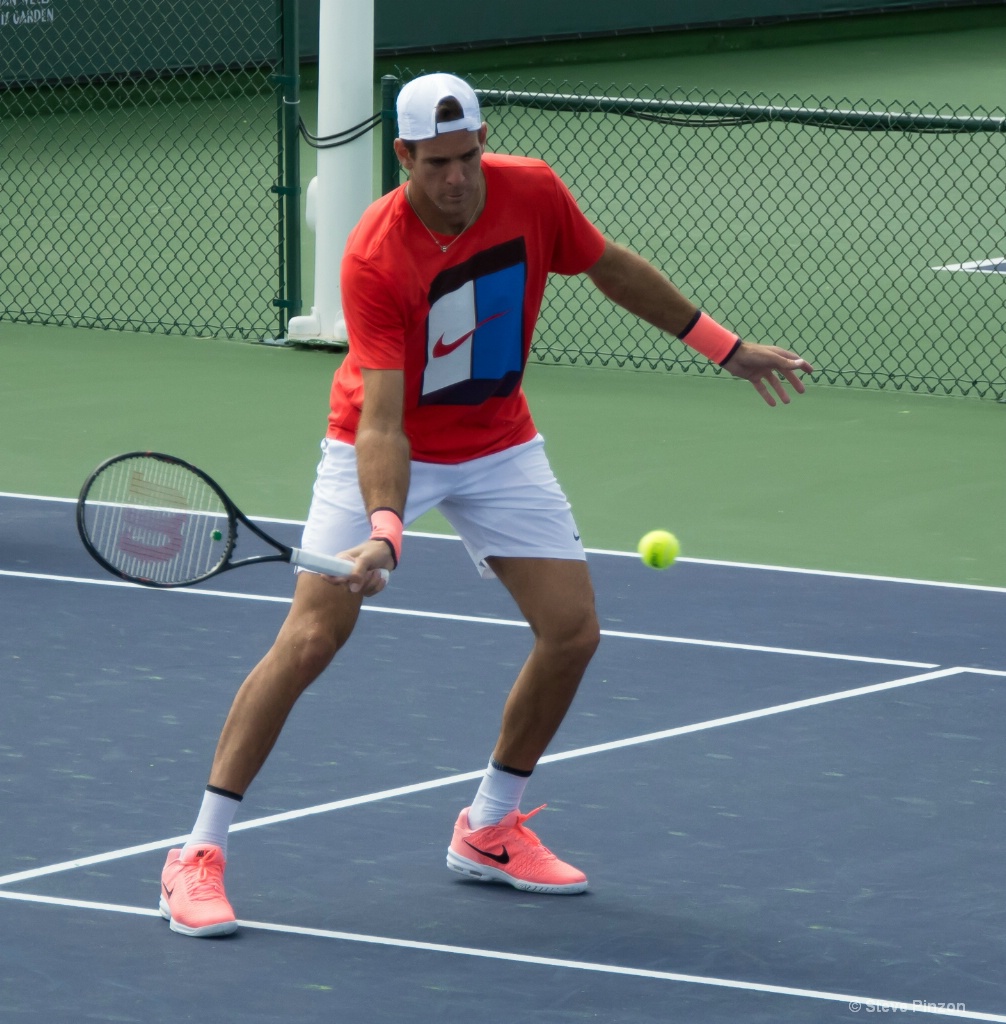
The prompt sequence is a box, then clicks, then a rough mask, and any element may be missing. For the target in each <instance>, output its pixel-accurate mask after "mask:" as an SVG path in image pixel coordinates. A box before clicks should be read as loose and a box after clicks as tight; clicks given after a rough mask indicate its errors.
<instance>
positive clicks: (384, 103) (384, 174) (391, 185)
mask: <svg viewBox="0 0 1006 1024" xmlns="http://www.w3.org/2000/svg"><path fill="white" fill-rule="evenodd" d="M398 88H399V83H398V79H397V78H395V76H394V75H385V76H384V77H383V78H382V79H381V194H382V195H385V194H387V193H388V192H391V191H392V189H396V188H398V185H399V175H398V169H399V163H398V157H397V156H395V136H396V135H397V134H398V132H397V127H398V123H397V119H396V117H395V101H396V100H397V99H398Z"/></svg>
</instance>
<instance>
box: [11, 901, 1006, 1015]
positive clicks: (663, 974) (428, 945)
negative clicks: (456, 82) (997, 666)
mask: <svg viewBox="0 0 1006 1024" xmlns="http://www.w3.org/2000/svg"><path fill="white" fill-rule="evenodd" d="M0 898H3V899H9V900H18V901H21V902H26V903H41V904H46V905H49V906H56V907H65V908H70V909H75V910H100V911H104V912H106V913H118V914H133V915H136V916H137V917H159V916H160V915H159V913H158V911H156V910H154V909H152V908H148V907H133V906H126V905H121V904H114V903H95V902H91V901H89V900H72V899H65V898H60V897H51V896H35V895H32V894H26V893H9V892H0ZM238 923H239V924H240V926H241V927H242V928H247V929H249V930H255V931H263V932H276V933H279V934H281V935H300V936H304V937H306V938H315V939H328V940H334V941H337V942H355V943H359V944H362V945H368V946H383V947H386V948H392V949H408V950H416V951H418V952H423V953H443V954H446V955H448V956H467V957H477V958H479V959H483V960H496V961H502V962H504V963H511V964H526V965H528V966H532V967H547V968H549V969H550V970H555V969H556V968H560V969H563V970H570V971H585V972H589V973H592V974H606V975H615V976H620V977H625V978H643V979H647V980H651V981H665V982H672V983H676V984H679V985H701V986H705V987H710V988H723V989H732V990H734V991H740V992H757V993H759V994H762V995H776V996H793V997H797V998H801V999H816V1000H819V1001H823V1002H832V1003H844V1004H845V1005H846V1006H847V1007H848V1008H849V1012H850V1013H853V1014H855V1013H857V1012H859V1011H861V1010H862V1011H865V1012H867V1013H877V1012H881V1013H884V1012H886V1013H892V1012H901V1013H924V1014H928V1015H930V1016H934V1017H952V1018H956V1019H958V1020H980V1021H994V1022H996V1024H1006V1016H1002V1015H1001V1014H994V1013H980V1012H977V1011H970V1010H966V1009H960V1008H957V1007H940V1006H937V1005H935V1004H932V1003H906V1002H901V1001H898V1000H895V999H880V998H876V997H873V996H864V995H855V994H852V993H847V992H828V991H824V990H821V989H811V988H794V987H793V986H791V985H770V984H767V983H765V982H757V981H742V980H739V979H736V978H715V977H707V976H704V975H701V974H681V973H678V972H677V971H656V970H651V969H647V968H643V967H623V966H621V965H619V964H604V963H597V962H594V961H590V960H565V959H562V958H560V957H551V956H535V955H533V954H530V953H513V952H509V951H507V950H499V949H482V948H479V947H477V946H455V945H450V944H448V943H443V942H421V941H419V940H416V939H398V938H393V937H390V936H385V935H364V934H361V933H358V932H343V931H335V930H334V929H329V928H305V927H301V926H299V925H286V924H275V923H273V922H269V921H245V920H239V922H238Z"/></svg>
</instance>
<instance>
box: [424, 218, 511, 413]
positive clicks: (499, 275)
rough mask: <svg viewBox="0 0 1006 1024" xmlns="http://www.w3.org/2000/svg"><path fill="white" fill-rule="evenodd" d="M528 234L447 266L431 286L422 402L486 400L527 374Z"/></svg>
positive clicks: (506, 391) (506, 390)
mask: <svg viewBox="0 0 1006 1024" xmlns="http://www.w3.org/2000/svg"><path fill="white" fill-rule="evenodd" d="M526 278H527V259H526V252H525V249H524V240H523V239H522V238H516V239H514V240H512V241H510V242H506V243H504V244H503V245H498V246H495V247H493V248H492V249H487V250H485V251H484V252H481V253H478V254H477V255H476V256H473V257H472V258H471V259H470V260H468V261H466V262H465V263H462V264H460V265H459V266H456V267H451V268H450V269H449V270H445V271H444V272H443V273H442V274H439V275H438V276H437V277H436V278H434V281H433V284H432V285H431V287H430V312H429V316H428V317H427V320H426V366H425V368H424V370H423V379H422V385H421V388H420V399H419V402H420V404H421V405H433V404H435V405H479V404H480V403H482V402H484V401H485V400H486V399H487V398H492V397H502V396H504V395H509V394H510V393H511V392H512V391H513V390H514V388H516V387H517V385H518V384H519V383H520V379H521V375H522V374H523V372H524V283H525V280H526Z"/></svg>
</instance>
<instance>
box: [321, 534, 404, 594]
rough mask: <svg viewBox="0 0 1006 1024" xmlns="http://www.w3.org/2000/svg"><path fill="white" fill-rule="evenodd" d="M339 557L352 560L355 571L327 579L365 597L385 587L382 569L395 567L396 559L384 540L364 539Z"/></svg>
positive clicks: (377, 592)
mask: <svg viewBox="0 0 1006 1024" xmlns="http://www.w3.org/2000/svg"><path fill="white" fill-rule="evenodd" d="M338 557H339V558H345V559H346V561H347V562H352V563H353V571H352V572H351V573H350V574H349V575H348V576H341V577H336V576H326V577H325V579H327V580H328V581H329V582H330V583H333V584H335V585H336V586H339V587H348V588H349V592H350V593H351V594H362V595H363V596H364V597H373V596H374V594H379V593H380V592H381V591H382V590H383V589H384V587H385V580H384V577H383V576H382V575H381V570H382V569H388V570H391V569H394V568H395V560H394V559H393V558H392V557H391V552H390V551H389V550H388V545H387V544H386V543H385V542H384V541H383V540H367V541H364V542H363V543H362V544H357V545H356V547H355V548H350V549H349V550H348V551H340V552H339V556H338Z"/></svg>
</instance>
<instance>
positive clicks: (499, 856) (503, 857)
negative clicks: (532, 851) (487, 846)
mask: <svg viewBox="0 0 1006 1024" xmlns="http://www.w3.org/2000/svg"><path fill="white" fill-rule="evenodd" d="M465 846H470V847H471V848H472V849H473V850H474V851H475V852H476V853H481V854H482V856H483V857H488V858H489V859H490V860H494V861H496V863H497V864H509V863H510V854H509V853H507V852H506V847H505V846H504V847H503V852H502V853H490V852H489V851H488V850H480V849H479V848H478V847H477V846H475V844H474V843H470V842H468V840H467V839H466V840H465Z"/></svg>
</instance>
